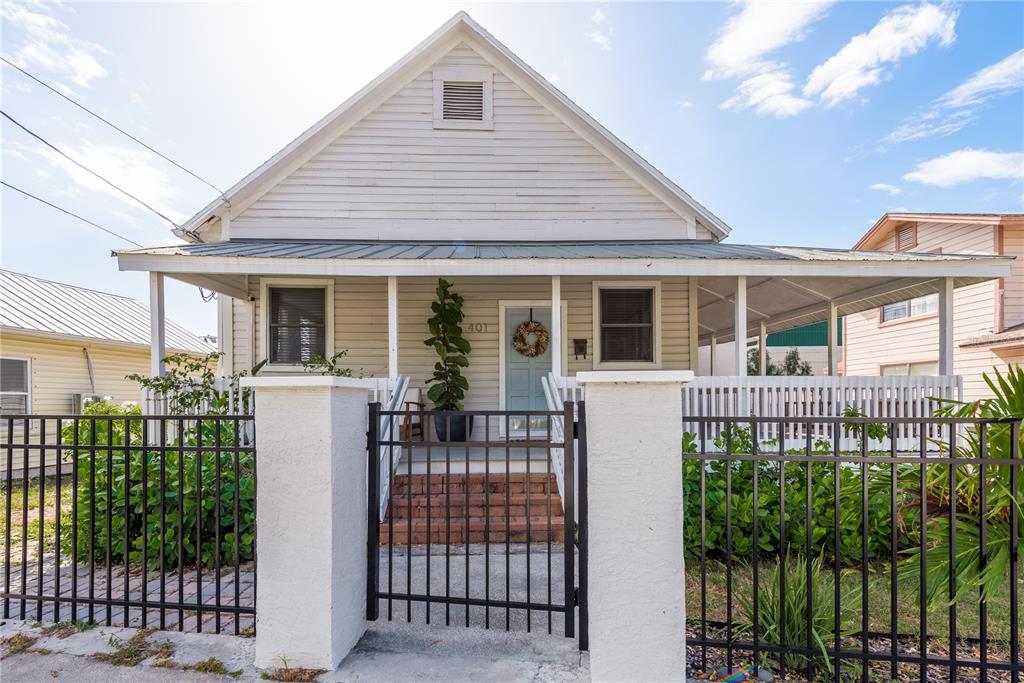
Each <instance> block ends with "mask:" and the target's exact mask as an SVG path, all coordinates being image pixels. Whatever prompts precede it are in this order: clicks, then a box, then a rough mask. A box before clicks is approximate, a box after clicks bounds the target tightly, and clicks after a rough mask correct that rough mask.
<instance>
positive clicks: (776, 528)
mask: <svg viewBox="0 0 1024 683" xmlns="http://www.w3.org/2000/svg"><path fill="white" fill-rule="evenodd" d="M765 421H766V420H765V419H758V418H729V419H722V418H691V417H686V418H684V423H685V424H695V425H697V427H698V433H688V434H686V435H685V438H684V447H683V450H684V453H683V456H682V458H683V479H684V487H685V490H684V501H685V503H684V504H685V509H686V512H685V530H686V531H685V533H686V549H687V553H688V567H689V569H688V572H687V584H688V585H687V608H688V616H689V620H688V621H689V623H688V640H687V645H688V649H689V655H690V661H691V665H692V666H693V667H694V668H695V669H699V670H704V671H709V672H710V671H714V670H716V669H719V668H720V667H726V668H727V669H728V670H729V671H734V670H736V669H740V668H744V667H749V668H758V667H769V668H771V669H772V670H773V672H774V673H775V674H776V675H779V674H781V675H783V676H785V675H786V674H793V673H795V674H797V675H803V676H805V677H806V678H808V679H810V680H855V679H860V680H864V681H867V680H921V681H930V680H958V679H959V678H961V677H970V678H972V679H977V680H982V681H986V680H989V679H990V678H992V679H993V680H1013V681H1017V680H1018V679H1019V676H1020V674H1021V672H1022V671H1024V664H1022V662H1021V656H1020V635H1021V634H1020V623H1019V592H1020V588H1019V579H1020V562H1019V554H1018V541H1019V538H1020V522H1021V514H1022V512H1021V508H1020V502H1021V501H1022V497H1021V493H1020V467H1021V464H1022V463H1021V460H1020V452H1019V443H1020V436H1021V435H1020V421H1019V420H983V419H958V418H897V419H890V418H886V419H884V420H881V421H880V420H879V419H875V418H800V419H785V420H778V419H771V422H772V423H773V424H774V425H777V427H778V429H777V432H776V433H778V434H786V433H790V434H792V433H799V434H803V435H805V438H804V442H803V444H802V447H800V448H792V443H790V444H789V446H790V447H789V448H787V447H786V444H783V443H779V442H778V441H776V440H772V441H771V442H767V443H764V442H762V443H758V440H757V434H758V431H759V430H757V429H752V428H751V427H752V426H754V425H756V424H758V423H763V422H765ZM812 426H813V429H812ZM823 429H824V436H823V435H822V430H823ZM908 429H910V430H911V431H912V433H914V434H916V435H918V438H917V440H916V444H915V448H913V450H904V449H905V441H904V440H901V441H900V442H899V443H900V444H901V447H900V448H898V447H897V443H898V442H897V440H896V439H894V438H892V435H894V434H896V433H897V432H900V433H902V434H905V433H906V432H907V430H908ZM936 433H938V434H942V435H943V437H942V438H934V437H929V436H928V434H936ZM711 435H717V436H716V437H715V438H711ZM851 435H853V436H855V437H857V443H859V448H857V449H855V450H852V451H849V450H847V451H844V450H841V449H840V443H841V442H843V441H844V440H845V442H846V443H849V437H850V436H851ZM694 568H696V569H697V570H698V571H694Z"/></svg>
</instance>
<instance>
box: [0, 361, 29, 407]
mask: <svg viewBox="0 0 1024 683" xmlns="http://www.w3.org/2000/svg"><path fill="white" fill-rule="evenodd" d="M28 412H29V369H28V361H27V360H25V359H22V358H0V415H25V414H28Z"/></svg>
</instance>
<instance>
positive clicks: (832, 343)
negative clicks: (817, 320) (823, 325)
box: [828, 301, 839, 377]
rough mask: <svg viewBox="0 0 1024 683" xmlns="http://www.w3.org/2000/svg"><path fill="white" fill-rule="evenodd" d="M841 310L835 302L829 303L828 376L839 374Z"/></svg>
mask: <svg viewBox="0 0 1024 683" xmlns="http://www.w3.org/2000/svg"><path fill="white" fill-rule="evenodd" d="M838 310H839V308H838V307H837V306H836V305H835V303H834V302H832V301H829V302H828V375H829V377H835V376H836V375H838V374H839V331H838V330H837V329H836V328H838V327H839V315H838Z"/></svg>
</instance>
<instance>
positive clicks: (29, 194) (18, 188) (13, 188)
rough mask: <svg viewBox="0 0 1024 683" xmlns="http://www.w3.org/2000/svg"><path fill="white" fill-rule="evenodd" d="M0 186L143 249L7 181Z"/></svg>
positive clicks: (135, 243)
mask: <svg viewBox="0 0 1024 683" xmlns="http://www.w3.org/2000/svg"><path fill="white" fill-rule="evenodd" d="M0 185H3V186H4V187H6V188H8V189H11V190H14V191H15V192H20V193H21V194H23V195H25V196H26V197H31V198H32V199H34V200H36V201H37V202H42V203H43V204H46V205H47V206H49V207H51V208H53V209H57V210H58V211H61V212H63V213H66V214H67V215H69V216H73V217H75V218H77V219H78V220H80V221H82V222H83V223H88V224H89V225H91V226H92V227H94V228H98V229H100V230H102V231H103V232H105V233H107V234H108V235H113V236H114V237H117V238H118V239H122V240H124V241H125V242H128V243H129V244H134V245H135V246H137V247H139V248H140V249H143V248H144V247H143V246H142V245H141V244H139V243H138V242H136V241H135V240H130V239H128V238H127V237H125V236H124V235H118V234H117V233H116V232H114V231H113V230H109V229H107V228H104V227H103V226H102V225H100V224H99V223H93V222H92V221H91V220H89V219H88V218H82V217H81V216H79V215H78V214H77V213H73V212H71V211H68V210H67V209H64V208H61V207H59V206H57V205H56V204H53V203H51V202H48V201H46V200H45V199H43V198H42V197H37V196H35V195H34V194H32V193H31V192H26V191H25V190H23V189H21V188H20V187H15V186H14V185H11V184H10V183H8V182H7V181H4V180H0Z"/></svg>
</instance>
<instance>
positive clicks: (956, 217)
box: [853, 212, 1024, 249]
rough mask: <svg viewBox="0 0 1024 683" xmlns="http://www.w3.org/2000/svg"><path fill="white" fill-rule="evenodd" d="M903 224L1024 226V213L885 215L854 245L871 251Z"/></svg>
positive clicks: (893, 213)
mask: <svg viewBox="0 0 1024 683" xmlns="http://www.w3.org/2000/svg"><path fill="white" fill-rule="evenodd" d="M901 223H961V224H962V223H977V224H981V225H1009V224H1018V225H1024V213H896V212H892V213H884V214H882V217H881V218H879V219H878V220H877V221H875V224H874V225H872V226H871V229H870V230H868V231H867V232H866V233H864V236H863V237H861V238H860V239H859V240H857V243H856V244H855V245H853V248H854V249H871V248H873V247H874V246H875V245H876V244H877V243H878V241H879V240H880V239H881V238H882V237H883V236H884V235H885V234H886V233H887V232H888V231H889V230H891V229H892V228H893V227H895V226H897V225H899V224H901Z"/></svg>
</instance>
